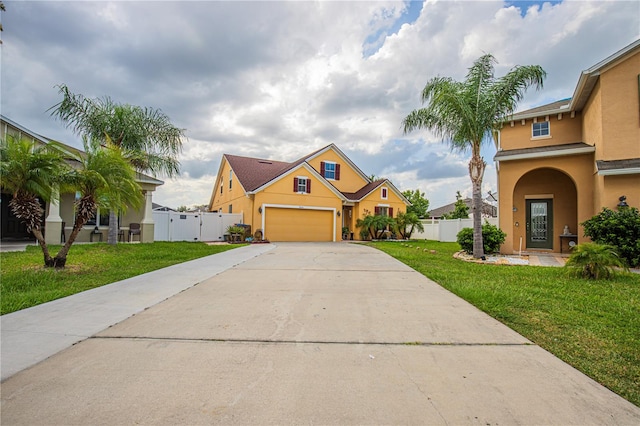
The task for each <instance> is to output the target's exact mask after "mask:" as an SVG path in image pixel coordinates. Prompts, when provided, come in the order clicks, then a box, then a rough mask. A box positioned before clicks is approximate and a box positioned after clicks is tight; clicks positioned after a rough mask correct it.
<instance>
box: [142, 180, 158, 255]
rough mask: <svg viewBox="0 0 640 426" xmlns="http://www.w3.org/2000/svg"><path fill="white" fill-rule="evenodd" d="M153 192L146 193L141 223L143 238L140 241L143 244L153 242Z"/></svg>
mask: <svg viewBox="0 0 640 426" xmlns="http://www.w3.org/2000/svg"><path fill="white" fill-rule="evenodd" d="M152 192H153V191H145V192H144V199H145V202H144V217H143V218H142V221H141V222H140V230H141V232H140V233H141V236H140V241H142V242H143V243H152V242H153V233H154V227H155V226H154V222H153V202H152V201H151V194H152Z"/></svg>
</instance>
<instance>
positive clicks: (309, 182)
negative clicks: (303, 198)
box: [307, 179, 311, 194]
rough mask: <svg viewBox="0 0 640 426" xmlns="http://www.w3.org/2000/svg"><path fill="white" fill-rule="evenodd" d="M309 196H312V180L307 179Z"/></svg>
mask: <svg viewBox="0 0 640 426" xmlns="http://www.w3.org/2000/svg"><path fill="white" fill-rule="evenodd" d="M307 194H311V179H307Z"/></svg>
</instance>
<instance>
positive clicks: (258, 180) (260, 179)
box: [224, 154, 290, 192]
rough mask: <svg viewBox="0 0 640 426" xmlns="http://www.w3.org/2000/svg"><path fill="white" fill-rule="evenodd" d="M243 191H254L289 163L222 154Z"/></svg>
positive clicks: (284, 168) (287, 166)
mask: <svg viewBox="0 0 640 426" xmlns="http://www.w3.org/2000/svg"><path fill="white" fill-rule="evenodd" d="M224 158H226V160H227V162H228V163H229V166H230V167H231V169H232V170H233V173H234V174H235V175H236V178H237V179H238V181H240V184H241V185H242V187H243V188H244V190H245V192H251V191H254V190H255V189H256V188H259V187H260V186H262V185H264V184H265V183H266V182H268V181H270V180H272V179H274V178H275V177H277V176H278V175H280V174H281V173H282V172H283V171H285V170H286V169H287V168H289V166H290V163H285V162H283V161H274V160H264V159H261V158H251V157H240V156H238V155H229V154H224Z"/></svg>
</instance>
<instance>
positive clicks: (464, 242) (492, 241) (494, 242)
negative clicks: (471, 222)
mask: <svg viewBox="0 0 640 426" xmlns="http://www.w3.org/2000/svg"><path fill="white" fill-rule="evenodd" d="M506 236H507V234H505V233H504V232H503V231H502V229H500V228H498V227H497V226H494V225H491V224H490V223H489V222H485V223H484V225H482V246H483V247H484V252H485V254H490V253H495V252H497V251H498V250H500V245H501V244H502V243H504V239H505V238H506ZM457 241H458V244H460V247H461V248H462V250H464V251H466V252H467V253H473V228H464V229H462V230H461V231H460V232H458V235H457Z"/></svg>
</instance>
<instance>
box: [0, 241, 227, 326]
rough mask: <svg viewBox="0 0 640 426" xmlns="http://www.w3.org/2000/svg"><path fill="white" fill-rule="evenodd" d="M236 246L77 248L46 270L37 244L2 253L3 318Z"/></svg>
mask: <svg viewBox="0 0 640 426" xmlns="http://www.w3.org/2000/svg"><path fill="white" fill-rule="evenodd" d="M236 247H239V246H238V245H211V246H210V245H207V244H205V243H194V242H173V243H169V242H155V243H151V244H118V245H115V246H111V245H108V244H106V243H98V244H78V245H74V246H72V247H71V250H70V252H69V254H68V256H67V266H66V268H65V269H63V270H55V269H52V268H45V267H44V266H43V264H44V260H43V256H42V250H41V249H40V247H38V246H29V247H27V251H26V252H6V253H1V254H0V306H1V308H0V310H1V314H2V315H4V314H8V313H10V312H14V311H18V310H20V309H25V308H29V307H31V306H35V305H39V304H41V303H45V302H49V301H51V300H55V299H59V298H61V297H65V296H69V295H71V294H75V293H79V292H81V291H85V290H89V289H91V288H95V287H100V286H103V285H105V284H110V283H113V282H116V281H120V280H123V279H125V278H129V277H133V276H136V275H140V274H144V273H145V272H150V271H154V270H156V269H160V268H164V267H166V266H170V265H175V264H177V263H181V262H185V261H187V260H192V259H197V258H199V257H203V256H208V255H211V254H216V253H220V252H223V251H226V250H229V249H232V248H236ZM59 248H60V247H59V246H52V247H50V251H51V253H53V254H55V253H57V252H58V250H59Z"/></svg>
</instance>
